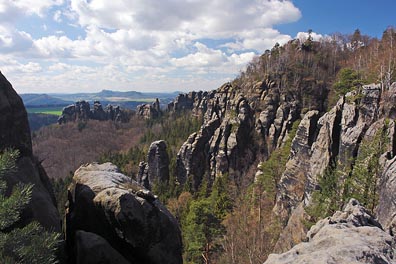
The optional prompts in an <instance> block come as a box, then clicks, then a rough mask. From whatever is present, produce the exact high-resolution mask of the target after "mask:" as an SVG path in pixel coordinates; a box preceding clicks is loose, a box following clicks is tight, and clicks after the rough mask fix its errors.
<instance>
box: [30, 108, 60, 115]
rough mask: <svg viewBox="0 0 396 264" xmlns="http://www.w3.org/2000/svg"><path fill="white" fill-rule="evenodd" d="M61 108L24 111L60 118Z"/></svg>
mask: <svg viewBox="0 0 396 264" xmlns="http://www.w3.org/2000/svg"><path fill="white" fill-rule="evenodd" d="M62 109H63V107H59V106H54V107H27V108H26V111H27V112H28V113H35V114H47V115H57V116H60V115H61V114H62Z"/></svg>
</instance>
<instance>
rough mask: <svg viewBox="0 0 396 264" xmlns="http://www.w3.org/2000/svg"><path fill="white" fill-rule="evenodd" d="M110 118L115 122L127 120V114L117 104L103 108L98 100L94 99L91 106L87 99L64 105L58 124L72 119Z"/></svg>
mask: <svg viewBox="0 0 396 264" xmlns="http://www.w3.org/2000/svg"><path fill="white" fill-rule="evenodd" d="M89 119H92V120H99V121H105V120H112V121H116V122H126V121H127V120H128V114H127V113H126V112H125V111H124V110H122V109H121V108H120V107H119V106H113V105H110V104H109V105H107V106H106V107H105V108H103V106H102V104H101V103H100V102H99V101H95V102H94V104H93V108H92V109H91V106H90V104H89V102H87V101H84V100H82V101H78V102H76V103H75V104H72V105H69V106H66V107H64V108H63V110H62V115H61V116H60V117H59V119H58V123H59V124H64V123H67V122H74V121H78V120H80V121H86V120H89Z"/></svg>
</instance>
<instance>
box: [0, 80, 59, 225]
mask: <svg viewBox="0 0 396 264" xmlns="http://www.w3.org/2000/svg"><path fill="white" fill-rule="evenodd" d="M6 148H12V149H15V150H18V151H19V152H20V156H19V157H18V159H17V162H16V167H17V170H16V171H15V172H13V173H10V174H7V175H5V180H6V181H7V187H8V190H9V191H8V192H9V193H10V192H11V189H12V188H13V187H14V186H15V185H17V184H19V183H23V184H33V185H34V186H33V191H32V197H31V201H30V203H29V204H28V205H27V206H26V208H25V209H24V210H23V211H22V214H21V219H20V221H19V224H20V225H22V226H24V225H26V224H28V223H30V222H32V221H38V222H39V223H40V224H41V225H42V226H43V227H45V228H47V229H48V230H54V231H57V232H60V230H61V226H60V223H61V220H60V217H59V214H58V210H57V208H56V201H55V196H54V193H53V190H52V186H51V183H50V180H49V178H48V176H47V174H46V173H45V171H44V169H43V167H42V166H41V164H40V162H39V161H38V160H37V159H36V158H35V157H34V156H33V154H32V142H31V136H30V129H29V123H28V119H27V113H26V109H25V107H24V105H23V102H22V99H21V98H20V97H19V96H18V95H17V93H16V92H15V90H14V89H13V88H12V85H11V84H10V83H9V82H8V80H7V79H6V78H5V77H4V76H3V75H2V74H1V73H0V150H1V151H3V150H5V149H6Z"/></svg>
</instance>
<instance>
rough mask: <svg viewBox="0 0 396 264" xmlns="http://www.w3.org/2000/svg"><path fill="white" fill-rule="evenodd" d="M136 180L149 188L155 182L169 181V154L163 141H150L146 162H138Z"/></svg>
mask: <svg viewBox="0 0 396 264" xmlns="http://www.w3.org/2000/svg"><path fill="white" fill-rule="evenodd" d="M138 182H139V183H140V184H141V185H143V186H144V187H145V188H147V189H149V190H151V188H152V187H153V184H155V183H165V184H166V183H168V182H169V156H168V153H167V151H166V143H165V141H163V140H158V141H154V142H153V143H151V145H150V148H149V151H148V154H147V163H146V162H141V163H140V164H139V173H138Z"/></svg>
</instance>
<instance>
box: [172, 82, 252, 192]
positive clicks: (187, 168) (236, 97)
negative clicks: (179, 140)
mask: <svg viewBox="0 0 396 264" xmlns="http://www.w3.org/2000/svg"><path fill="white" fill-rule="evenodd" d="M181 98H184V99H181ZM186 98H187V99H186ZM189 98H193V99H194V100H192V99H189ZM182 102H183V103H182ZM191 102H193V103H192V106H193V108H192V111H193V113H195V114H203V116H204V125H203V126H202V127H201V129H200V131H198V132H196V133H194V134H192V135H190V137H189V138H188V139H187V141H186V142H185V143H184V144H183V146H182V147H181V148H180V151H179V153H178V155H177V166H176V171H177V180H178V182H179V183H181V184H185V183H186V182H187V181H188V182H190V183H191V188H192V189H193V190H196V189H197V188H198V187H199V185H200V184H201V182H202V180H203V177H204V175H205V172H208V173H206V177H207V180H208V182H209V183H211V182H213V180H214V179H215V177H216V176H218V175H225V174H232V175H231V176H230V177H234V178H235V179H241V174H243V172H244V171H245V170H247V168H249V166H250V165H251V163H252V161H253V160H254V156H255V150H254V146H252V143H253V140H252V138H253V135H254V133H255V132H254V131H255V127H254V113H253V111H252V109H251V107H250V105H249V103H248V100H247V99H246V98H245V97H244V96H243V95H242V94H240V93H239V92H238V91H237V90H236V87H234V86H233V85H232V84H230V83H227V84H225V85H223V86H222V87H220V88H219V89H218V90H216V91H212V92H205V93H201V92H200V93H198V94H196V93H190V94H189V95H186V96H184V97H183V96H179V97H178V99H177V100H176V101H175V102H174V106H173V109H174V111H176V110H177V109H180V107H181V106H180V105H182V106H183V108H182V109H187V108H189V107H190V106H191V104H190V103H191Z"/></svg>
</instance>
